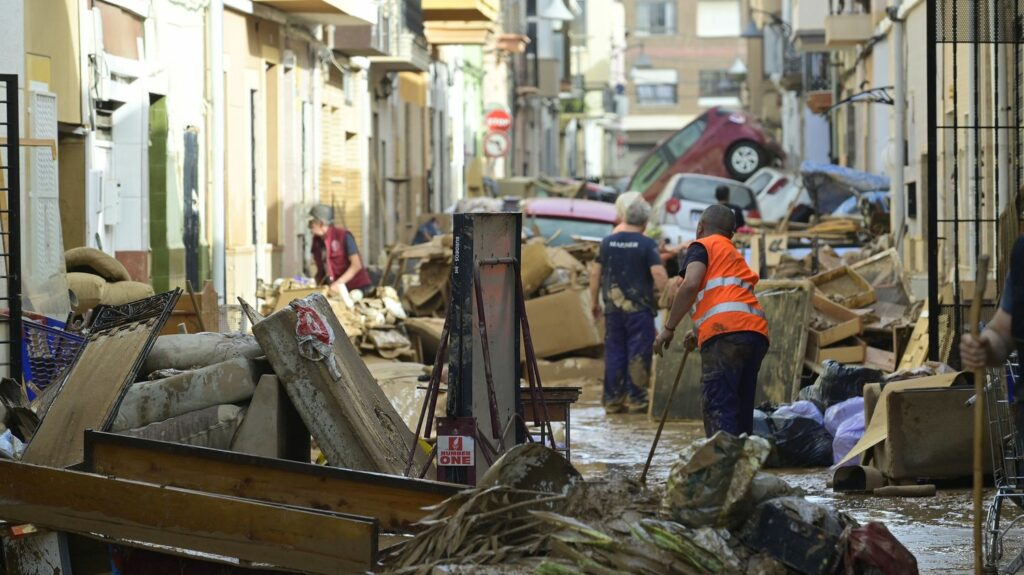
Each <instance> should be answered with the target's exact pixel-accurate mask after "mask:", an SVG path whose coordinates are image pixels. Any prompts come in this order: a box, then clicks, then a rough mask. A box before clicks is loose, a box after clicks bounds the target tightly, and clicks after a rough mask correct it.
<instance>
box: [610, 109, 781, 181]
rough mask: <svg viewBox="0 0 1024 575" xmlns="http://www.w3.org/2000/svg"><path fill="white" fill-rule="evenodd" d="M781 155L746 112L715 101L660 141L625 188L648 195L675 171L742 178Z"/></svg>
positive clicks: (778, 158)
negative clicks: (714, 105)
mask: <svg viewBox="0 0 1024 575" xmlns="http://www.w3.org/2000/svg"><path fill="white" fill-rule="evenodd" d="M784 157H785V154H784V153H783V151H782V148H781V147H780V146H779V145H778V143H776V142H775V141H774V140H773V139H772V138H771V137H770V136H769V135H768V134H767V133H766V132H765V130H764V128H763V127H762V126H761V123H760V122H758V121H757V119H756V118H754V117H753V116H751V115H750V114H748V113H746V112H742V111H737V110H730V109H728V108H721V107H715V108H711V109H710V110H708V111H707V112H705V113H703V114H701V115H700V117H698V118H697V119H696V120H694V121H692V122H690V123H689V124H687V125H686V126H684V127H683V128H682V129H681V130H679V131H678V132H676V133H675V134H673V135H672V136H670V137H669V138H668V139H666V140H665V141H664V142H662V143H661V144H659V145H658V146H657V147H656V148H655V149H654V150H653V151H651V153H650V154H648V155H647V156H646V157H645V158H644V159H643V161H642V162H640V167H639V168H637V170H636V172H634V174H633V178H632V179H631V180H630V182H629V188H628V189H629V190H631V191H635V192H640V193H641V194H643V196H644V198H646V199H647V200H648V201H651V200H653V199H655V198H657V197H658V195H659V194H660V193H661V191H662V188H664V186H665V184H666V183H667V182H668V180H669V178H671V177H672V176H674V175H675V174H679V173H693V174H704V175H708V176H718V177H721V178H732V179H734V180H740V181H745V180H746V179H747V178H749V177H750V176H751V175H753V174H754V172H756V171H758V170H759V169H761V168H762V167H764V166H766V165H770V164H774V163H777V162H779V161H781V160H782V159H783V158H784Z"/></svg>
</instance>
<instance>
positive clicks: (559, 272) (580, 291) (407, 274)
mask: <svg viewBox="0 0 1024 575" xmlns="http://www.w3.org/2000/svg"><path fill="white" fill-rule="evenodd" d="M452 241H453V240H452V236H451V235H442V236H436V237H434V238H433V239H432V240H431V241H430V242H428V243H424V244H418V245H414V246H397V247H395V248H394V249H393V250H392V251H391V253H390V254H389V256H388V266H387V268H386V270H385V277H386V278H389V279H391V280H392V281H393V284H392V285H394V286H395V287H396V289H399V290H400V291H401V296H402V302H403V303H404V304H405V308H406V309H407V310H409V315H410V316H411V318H410V320H409V321H407V322H405V325H406V327H407V328H408V329H409V331H410V335H414V340H415V339H416V338H417V337H418V338H422V343H418V342H415V343H414V344H413V348H414V349H422V351H423V354H422V355H421V356H420V361H422V362H425V363H429V362H431V361H432V360H433V357H434V356H433V355H432V354H431V353H430V351H431V350H436V349H437V347H436V340H437V339H439V337H440V333H441V327H442V326H443V323H444V321H443V319H442V318H444V317H445V314H446V313H447V306H448V301H449V294H450V292H451V287H450V286H449V281H450V276H451V267H452V248H451V246H452ZM594 257H596V251H595V247H594V246H590V245H588V244H572V245H569V246H566V247H551V246H548V245H546V244H545V242H544V239H543V238H535V239H532V240H529V241H527V242H525V243H524V244H523V245H522V248H521V257H520V261H521V269H522V281H523V293H524V295H525V297H526V314H527V317H528V318H529V320H530V326H531V333H532V335H533V344H534V350H535V352H536V354H537V357H540V358H547V357H553V356H561V355H565V354H568V353H576V354H583V355H586V354H588V353H597V352H598V350H599V349H600V347H601V346H602V343H603V335H602V332H601V327H600V325H599V324H598V322H597V321H596V320H595V319H594V317H593V315H592V313H591V311H590V308H591V305H590V294H589V292H588V291H587V286H588V282H589V275H588V269H587V263H589V262H590V261H593V259H594Z"/></svg>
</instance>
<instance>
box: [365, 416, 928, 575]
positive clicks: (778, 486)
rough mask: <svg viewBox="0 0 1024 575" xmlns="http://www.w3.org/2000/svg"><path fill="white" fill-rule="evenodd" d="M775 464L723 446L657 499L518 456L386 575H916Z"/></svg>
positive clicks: (733, 440)
mask: <svg viewBox="0 0 1024 575" xmlns="http://www.w3.org/2000/svg"><path fill="white" fill-rule="evenodd" d="M769 451H770V447H769V445H768V443H767V442H766V441H765V440H763V439H761V438H759V437H744V438H737V437H733V436H731V435H729V434H727V433H724V432H720V433H718V434H716V435H715V436H714V437H712V438H710V439H707V440H702V441H699V442H696V443H694V444H693V445H692V446H691V447H689V448H688V449H687V450H686V451H684V452H683V453H682V454H680V457H679V460H678V461H677V462H676V463H675V465H674V466H673V467H672V470H671V472H670V474H669V478H668V482H667V485H665V486H664V487H661V486H654V487H648V486H644V485H642V484H640V483H637V482H635V481H633V480H631V479H628V478H623V477H621V476H616V477H609V478H607V479H602V480H589V481H583V480H582V479H580V478H579V475H578V473H575V472H574V470H572V469H571V467H569V466H568V463H567V462H565V461H564V459H562V458H561V456H559V455H558V454H556V453H554V452H552V451H550V450H548V449H546V448H544V447H542V446H540V445H537V444H527V445H522V446H518V447H516V448H514V449H512V450H510V451H509V452H508V453H506V454H505V455H504V456H503V457H502V458H501V459H499V460H498V461H497V462H495V465H494V467H492V468H491V471H489V472H488V476H491V477H485V478H484V479H483V480H482V481H481V482H480V484H479V485H478V486H477V487H476V488H473V489H469V490H466V491H463V492H461V493H459V494H458V495H456V496H455V497H452V498H450V499H448V500H447V501H445V502H444V503H443V504H441V505H439V506H437V507H435V508H434V509H433V511H432V513H431V515H430V516H428V517H427V518H425V519H424V520H423V521H422V522H421V526H422V527H423V528H424V529H423V530H422V531H420V532H419V533H417V534H416V535H415V536H414V537H413V538H412V539H409V540H407V541H404V542H402V543H400V544H398V545H396V546H395V547H392V548H390V549H389V550H388V551H386V552H385V557H384V561H383V563H384V567H385V572H388V573H398V574H406V573H431V572H437V570H441V571H443V572H447V573H469V572H475V573H479V572H501V573H544V574H557V575H563V574H582V573H623V572H624V573H650V574H662V573H681V574H712V573H713V574H740V573H766V574H770V573H779V574H785V573H794V572H795V573H808V574H815V575H817V574H831V573H869V572H877V573H892V574H896V573H899V574H911V573H917V562H916V560H915V559H914V557H913V555H912V554H911V553H910V552H909V551H907V550H906V548H905V547H903V546H902V544H900V543H899V541H897V540H896V539H895V538H894V537H893V536H892V535H891V534H890V533H889V532H888V530H887V529H886V528H885V526H884V525H882V524H879V523H869V524H867V525H864V526H862V525H859V524H858V523H857V522H856V521H855V520H854V519H852V518H851V517H849V516H847V515H845V514H841V513H837V512H835V511H833V510H832V509H830V508H829V507H826V506H823V505H819V504H817V503H813V502H811V501H808V500H807V499H804V498H803V497H802V496H801V495H800V493H799V492H798V491H797V490H795V489H794V488H792V487H790V486H789V485H788V484H786V482H785V481H783V480H781V479H779V478H777V477H775V476H773V475H770V474H766V473H762V472H761V471H760V469H761V467H762V465H763V464H764V463H765V461H766V459H767V458H768V456H769ZM566 467H568V469H566ZM494 476H497V479H495V477H494ZM499 566H500V567H499ZM492 569H493V571H492Z"/></svg>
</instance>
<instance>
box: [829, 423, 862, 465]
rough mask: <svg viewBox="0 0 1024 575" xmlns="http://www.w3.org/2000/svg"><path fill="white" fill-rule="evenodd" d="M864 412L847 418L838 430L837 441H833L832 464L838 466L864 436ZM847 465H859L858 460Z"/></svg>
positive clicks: (855, 459) (853, 460)
mask: <svg viewBox="0 0 1024 575" xmlns="http://www.w3.org/2000/svg"><path fill="white" fill-rule="evenodd" d="M864 428H865V425H864V411H863V410H862V411H861V412H860V413H855V414H853V415H852V416H851V417H849V418H847V420H846V421H844V422H843V423H842V424H840V426H839V427H838V428H837V429H836V435H835V439H833V440H832V463H833V464H836V463H839V462H840V461H842V460H843V458H844V457H846V454H847V453H849V452H850V450H851V449H853V447H854V446H855V445H857V442H858V441H860V438H861V437H863V436H864ZM847 465H857V458H856V457H855V458H853V459H851V460H850V461H848V462H847Z"/></svg>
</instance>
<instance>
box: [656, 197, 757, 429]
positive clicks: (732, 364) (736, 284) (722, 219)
mask: <svg viewBox="0 0 1024 575" xmlns="http://www.w3.org/2000/svg"><path fill="white" fill-rule="evenodd" d="M735 229H736V218H735V215H734V214H733V211H732V210H731V209H730V208H729V207H727V206H725V205H722V204H715V205H711V206H708V208H707V209H706V210H704V213H703V214H702V215H701V218H700V223H699V224H697V239H696V240H695V241H694V242H693V243H692V244H690V247H689V249H688V250H687V251H686V260H685V261H684V262H683V264H682V267H681V270H682V271H681V272H680V275H682V282H681V284H679V290H678V291H677V292H676V296H675V300H674V301H673V302H672V310H671V311H670V312H669V317H668V319H667V320H665V326H664V330H662V332H661V333H660V334H658V337H657V339H656V340H655V342H654V349H655V350H656V351H657V352H658V353H659V355H660V354H661V353H662V351H663V350H664V349H666V348H667V347H668V345H669V344H670V343H671V342H672V338H673V336H674V335H675V329H676V327H677V326H678V325H679V322H681V321H682V320H683V318H684V317H686V314H687V313H690V314H692V316H693V325H694V330H693V331H692V332H690V333H687V334H686V339H685V340H684V346H685V347H686V349H690V350H692V349H694V348H696V347H698V346H699V347H700V360H701V371H702V373H701V383H702V387H703V389H702V393H701V395H702V402H701V404H702V408H703V411H704V433H705V434H707V436H708V437H711V436H712V435H714V434H715V432H717V431H719V430H721V431H727V432H729V433H731V434H733V435H737V436H738V435H740V434H742V433H747V434H750V433H752V432H753V426H754V395H755V393H756V391H757V372H758V370H760V369H761V362H762V361H763V360H764V356H765V354H766V353H768V321H767V320H766V319H765V315H764V310H762V309H761V305H760V304H759V303H758V301H757V297H755V296H754V286H755V285H757V282H758V277H757V274H756V273H755V272H754V271H752V270H751V269H750V267H749V266H747V262H746V260H744V259H743V256H742V255H741V254H740V253H739V252H738V251H737V250H736V247H735V246H734V245H733V244H732V234H733V230H735Z"/></svg>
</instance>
